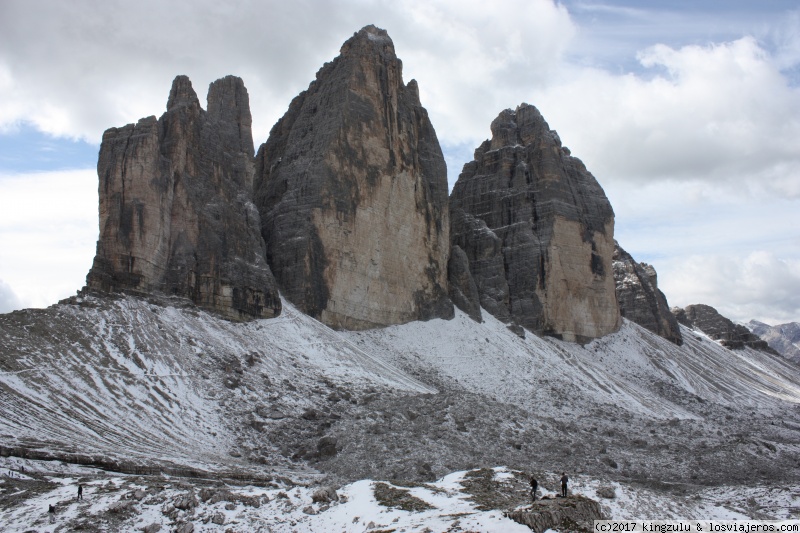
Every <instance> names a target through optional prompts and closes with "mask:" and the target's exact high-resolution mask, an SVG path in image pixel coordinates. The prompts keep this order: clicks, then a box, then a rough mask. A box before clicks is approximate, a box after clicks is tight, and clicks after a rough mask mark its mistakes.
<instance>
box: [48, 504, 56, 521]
mask: <svg viewBox="0 0 800 533" xmlns="http://www.w3.org/2000/svg"><path fill="white" fill-rule="evenodd" d="M47 514H49V515H50V523H51V524H55V523H56V508H55V506H54V505H53V504H52V503H51V504H50V507H49V508H48V509H47Z"/></svg>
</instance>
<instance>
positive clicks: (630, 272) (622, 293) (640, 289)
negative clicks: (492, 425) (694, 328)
mask: <svg viewBox="0 0 800 533" xmlns="http://www.w3.org/2000/svg"><path fill="white" fill-rule="evenodd" d="M614 244H615V248H614V281H615V283H616V288H617V303H618V304H619V311H620V314H621V315H622V316H623V317H625V318H627V319H628V320H630V321H631V322H635V323H637V324H639V325H640V326H642V327H643V328H646V329H649V330H650V331H652V332H653V333H655V334H656V335H660V336H662V337H664V338H665V339H667V340H669V341H672V342H674V343H675V344H677V345H678V346H680V345H681V344H683V336H682V335H681V330H680V327H679V326H678V321H677V320H676V319H675V315H673V314H672V312H671V311H670V308H669V304H668V303H667V298H666V296H664V293H663V292H661V291H660V290H659V289H658V276H657V274H656V270H655V268H653V266H652V265H648V264H647V263H637V262H636V261H635V260H634V259H633V257H631V255H630V254H629V253H628V252H626V251H625V250H624V249H623V248H622V247H621V246H620V245H619V243H617V242H615V243H614Z"/></svg>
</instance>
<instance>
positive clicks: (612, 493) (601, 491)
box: [597, 486, 617, 500]
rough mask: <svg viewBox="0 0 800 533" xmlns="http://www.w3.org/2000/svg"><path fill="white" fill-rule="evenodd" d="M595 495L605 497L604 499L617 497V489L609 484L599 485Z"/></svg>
mask: <svg viewBox="0 0 800 533" xmlns="http://www.w3.org/2000/svg"><path fill="white" fill-rule="evenodd" d="M597 496H598V497H599V498H605V499H606V500H613V499H614V498H616V497H617V491H616V490H615V489H614V487H611V486H606V487H599V488H598V489H597Z"/></svg>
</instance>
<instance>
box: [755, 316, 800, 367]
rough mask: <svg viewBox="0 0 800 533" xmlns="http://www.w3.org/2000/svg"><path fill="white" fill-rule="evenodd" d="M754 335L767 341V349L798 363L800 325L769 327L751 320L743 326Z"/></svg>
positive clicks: (790, 324)
mask: <svg viewBox="0 0 800 533" xmlns="http://www.w3.org/2000/svg"><path fill="white" fill-rule="evenodd" d="M745 327H747V328H748V329H749V330H750V331H751V332H753V334H754V335H758V336H759V337H761V338H762V339H763V340H765V341H767V344H769V347H770V348H772V349H773V350H775V351H776V352H778V353H779V354H781V355H782V356H784V357H786V358H787V359H790V360H792V361H794V362H795V363H800V324H798V323H797V322H789V323H787V324H778V325H777V326H770V325H769V324H765V323H763V322H759V321H757V320H751V321H750V322H748V323H747V324H745Z"/></svg>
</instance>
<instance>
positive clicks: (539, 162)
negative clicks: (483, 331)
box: [450, 104, 620, 342]
mask: <svg viewBox="0 0 800 533" xmlns="http://www.w3.org/2000/svg"><path fill="white" fill-rule="evenodd" d="M491 130H492V139H491V140H487V141H485V142H484V143H483V144H481V146H480V147H478V148H477V149H476V150H475V159H474V160H473V161H471V162H469V163H467V164H466V165H464V169H463V170H462V172H461V175H460V176H459V178H458V181H457V182H456V184H455V186H454V187H453V192H452V194H451V197H450V217H451V241H452V244H453V245H454V246H457V247H459V248H461V249H462V250H463V251H464V252H465V253H466V255H467V257H468V259H469V270H470V273H471V275H472V277H473V279H474V280H475V284H476V286H477V289H478V295H479V299H480V304H481V305H482V306H483V308H484V309H486V310H487V311H488V312H490V313H492V314H493V315H494V316H496V317H497V318H499V319H501V320H505V321H511V322H515V323H517V324H519V325H522V326H524V327H526V328H528V329H530V330H531V331H533V332H536V333H540V334H545V335H552V336H556V337H559V338H562V339H564V340H569V341H577V342H586V341H588V340H591V339H593V338H597V337H601V336H603V335H606V334H608V333H612V332H614V331H616V330H617V329H618V328H619V325H620V314H619V308H618V306H617V299H616V295H615V290H614V271H613V268H612V256H613V254H614V212H613V210H612V209H611V205H610V204H609V202H608V199H607V198H606V195H605V193H604V192H603V189H602V188H601V187H600V185H599V184H598V183H597V180H595V178H594V177H593V176H592V175H591V174H590V173H589V172H588V171H587V170H586V167H585V166H584V165H583V163H582V162H581V161H580V160H579V159H576V158H574V157H572V156H571V155H570V152H569V150H568V149H567V148H565V147H562V146H561V141H560V139H559V137H558V135H557V134H556V132H555V131H552V130H551V129H550V127H549V126H548V125H547V122H545V120H544V118H543V117H542V115H541V114H540V113H539V111H538V110H537V109H536V108H535V107H533V106H531V105H528V104H522V105H520V106H519V107H517V109H516V110H511V109H507V110H505V111H503V112H502V113H500V115H499V116H498V117H497V118H496V119H495V120H494V121H493V122H492V125H491Z"/></svg>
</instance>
